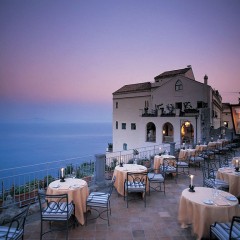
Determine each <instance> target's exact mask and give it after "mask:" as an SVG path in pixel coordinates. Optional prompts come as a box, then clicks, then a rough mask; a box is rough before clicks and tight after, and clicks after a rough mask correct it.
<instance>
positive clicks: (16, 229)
mask: <svg viewBox="0 0 240 240" xmlns="http://www.w3.org/2000/svg"><path fill="white" fill-rule="evenodd" d="M29 206H30V205H28V206H27V207H26V208H25V209H24V210H23V211H22V212H21V213H19V214H17V215H16V216H14V217H13V218H12V219H11V220H10V221H7V220H4V221H3V225H2V226H0V239H6V240H7V239H9V240H10V239H11V240H18V239H22V240H23V238H24V226H25V222H26V218H27V215H28V210H29Z"/></svg>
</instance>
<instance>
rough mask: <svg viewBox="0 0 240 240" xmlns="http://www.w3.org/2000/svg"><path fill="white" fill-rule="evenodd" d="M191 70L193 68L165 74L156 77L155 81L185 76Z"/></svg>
mask: <svg viewBox="0 0 240 240" xmlns="http://www.w3.org/2000/svg"><path fill="white" fill-rule="evenodd" d="M189 69H191V68H190V67H187V68H183V69H178V70H172V71H167V72H163V73H161V74H160V75H158V76H156V77H155V78H154V79H155V80H157V79H161V78H169V77H174V76H176V75H180V74H185V73H186V72H187V71H188V70H189Z"/></svg>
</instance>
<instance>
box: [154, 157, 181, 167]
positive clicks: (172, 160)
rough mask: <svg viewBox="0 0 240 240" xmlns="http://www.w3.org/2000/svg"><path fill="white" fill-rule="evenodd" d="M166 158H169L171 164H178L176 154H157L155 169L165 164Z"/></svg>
mask: <svg viewBox="0 0 240 240" xmlns="http://www.w3.org/2000/svg"><path fill="white" fill-rule="evenodd" d="M164 159H167V160H169V163H170V164H171V165H176V164H175V163H176V161H175V157H174V156H172V155H161V156H158V155H156V156H155V157H154V162H153V166H154V169H159V168H160V165H162V164H163V160H164Z"/></svg>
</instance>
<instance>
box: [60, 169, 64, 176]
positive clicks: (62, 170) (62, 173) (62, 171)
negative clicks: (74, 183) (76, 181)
mask: <svg viewBox="0 0 240 240" xmlns="http://www.w3.org/2000/svg"><path fill="white" fill-rule="evenodd" d="M61 178H64V168H61Z"/></svg>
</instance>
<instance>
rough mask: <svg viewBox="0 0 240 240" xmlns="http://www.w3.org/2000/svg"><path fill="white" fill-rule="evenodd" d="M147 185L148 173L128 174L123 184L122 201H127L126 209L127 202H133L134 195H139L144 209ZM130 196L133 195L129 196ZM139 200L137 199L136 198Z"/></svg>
mask: <svg viewBox="0 0 240 240" xmlns="http://www.w3.org/2000/svg"><path fill="white" fill-rule="evenodd" d="M147 184H148V173H147V172H142V173H134V172H128V173H127V179H126V180H125V182H124V200H125V199H126V200H127V208H128V202H129V201H131V200H135V199H137V198H136V193H141V198H142V199H143V201H144V206H145V207H146V189H147ZM130 194H134V195H132V196H130ZM138 199H139V198H138Z"/></svg>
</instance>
